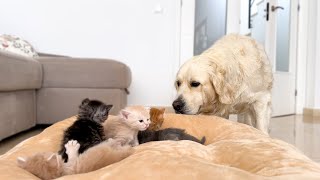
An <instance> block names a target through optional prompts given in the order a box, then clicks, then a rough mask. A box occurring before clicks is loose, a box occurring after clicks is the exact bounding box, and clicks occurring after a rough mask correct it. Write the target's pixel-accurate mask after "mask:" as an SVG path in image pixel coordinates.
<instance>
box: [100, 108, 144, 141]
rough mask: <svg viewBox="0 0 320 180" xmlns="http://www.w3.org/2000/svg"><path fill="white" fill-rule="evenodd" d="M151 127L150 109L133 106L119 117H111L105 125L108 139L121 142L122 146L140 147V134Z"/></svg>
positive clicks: (123, 110) (122, 111)
mask: <svg viewBox="0 0 320 180" xmlns="http://www.w3.org/2000/svg"><path fill="white" fill-rule="evenodd" d="M149 125H150V114H149V109H148V108H145V107H143V106H131V107H126V108H125V109H122V110H121V111H120V113H119V115H118V116H114V117H110V118H109V119H108V121H106V122H105V123H104V132H105V135H106V138H112V139H115V140H117V141H119V142H120V143H121V144H122V145H127V144H129V145H130V146H137V145H139V141H138V137H137V136H138V132H139V131H144V130H146V129H147V128H148V127H149Z"/></svg>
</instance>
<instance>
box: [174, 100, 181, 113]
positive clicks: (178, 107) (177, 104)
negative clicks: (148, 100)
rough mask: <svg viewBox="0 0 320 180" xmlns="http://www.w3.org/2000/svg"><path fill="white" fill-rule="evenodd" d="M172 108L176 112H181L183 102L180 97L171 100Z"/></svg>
mask: <svg viewBox="0 0 320 180" xmlns="http://www.w3.org/2000/svg"><path fill="white" fill-rule="evenodd" d="M172 106H173V109H174V110H175V111H176V112H180V113H181V112H182V110H183V108H184V102H183V100H182V99H181V98H178V99H176V100H175V101H173V103H172Z"/></svg>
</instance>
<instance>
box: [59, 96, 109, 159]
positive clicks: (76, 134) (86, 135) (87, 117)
mask: <svg viewBox="0 0 320 180" xmlns="http://www.w3.org/2000/svg"><path fill="white" fill-rule="evenodd" d="M111 108H112V105H106V104H104V103H103V102H101V101H98V100H90V99H88V98H86V99H84V100H83V101H82V103H81V105H80V106H79V114H78V117H77V120H76V121H75V122H74V123H73V124H72V125H71V126H70V127H69V128H68V129H67V130H65V132H64V135H63V140H62V143H61V147H60V151H59V154H60V155H61V156H62V159H64V161H65V162H67V161H68V155H67V154H66V149H65V147H64V145H65V144H66V143H67V142H68V141H69V140H77V141H78V143H79V144H80V148H79V153H83V152H84V151H85V150H87V149H88V148H90V147H93V146H95V145H97V144H99V143H101V142H102V141H104V140H106V138H105V134H104V130H103V126H102V123H103V122H104V121H105V120H106V119H107V118H108V115H109V111H110V109H111Z"/></svg>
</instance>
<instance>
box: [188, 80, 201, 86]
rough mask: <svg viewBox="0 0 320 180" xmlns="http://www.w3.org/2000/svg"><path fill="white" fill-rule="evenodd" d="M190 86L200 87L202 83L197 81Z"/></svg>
mask: <svg viewBox="0 0 320 180" xmlns="http://www.w3.org/2000/svg"><path fill="white" fill-rule="evenodd" d="M190 85H191V87H198V86H199V85H200V83H199V82H197V81H192V82H191V84H190Z"/></svg>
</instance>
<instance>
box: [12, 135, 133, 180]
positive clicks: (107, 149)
mask: <svg viewBox="0 0 320 180" xmlns="http://www.w3.org/2000/svg"><path fill="white" fill-rule="evenodd" d="M79 147H80V144H79V143H78V142H77V141H68V143H67V144H66V145H65V148H66V153H67V154H68V157H69V160H68V162H67V163H64V161H63V160H62V158H61V156H60V155H58V154H57V153H37V154H35V155H33V156H31V157H27V158H23V157H19V158H18V159H17V163H18V166H19V167H21V168H23V169H25V170H27V171H29V172H30V173H32V174H34V175H36V176H37V177H39V178H41V179H54V178H58V177H61V176H63V175H71V174H79V173H87V172H90V171H94V170H97V169H100V168H102V167H105V166H108V165H110V164H113V163H116V162H118V161H121V160H122V159H124V158H126V157H128V156H129V155H131V154H132V153H133V148H132V147H131V146H120V144H119V143H118V142H117V141H114V140H112V139H108V141H105V142H102V143H100V144H98V145H96V146H94V147H92V148H89V149H88V150H87V151H85V152H84V153H82V154H80V155H79V154H78V150H79Z"/></svg>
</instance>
